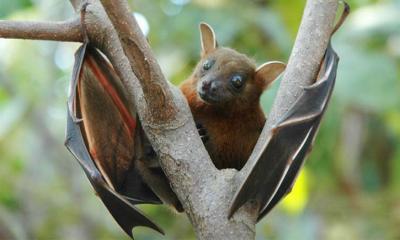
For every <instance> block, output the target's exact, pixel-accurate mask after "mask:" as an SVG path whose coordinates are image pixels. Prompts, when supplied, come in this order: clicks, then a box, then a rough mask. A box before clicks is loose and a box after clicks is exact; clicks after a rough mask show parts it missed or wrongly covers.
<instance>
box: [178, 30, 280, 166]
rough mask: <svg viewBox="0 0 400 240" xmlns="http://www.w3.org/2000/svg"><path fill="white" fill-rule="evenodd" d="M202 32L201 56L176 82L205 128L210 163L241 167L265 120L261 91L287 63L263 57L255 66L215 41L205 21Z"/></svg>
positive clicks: (244, 56) (197, 119) (252, 62)
mask: <svg viewBox="0 0 400 240" xmlns="http://www.w3.org/2000/svg"><path fill="white" fill-rule="evenodd" d="M200 33H201V46H202V51H201V59H200V62H199V64H198V65H197V66H196V69H195V70H194V72H193V74H192V76H191V77H189V79H187V80H185V81H184V82H183V83H182V84H181V86H180V88H181V91H182V92H183V94H184V95H185V97H186V99H187V101H188V103H189V106H190V109H191V110H192V114H193V117H194V119H195V121H196V122H197V123H199V124H201V125H202V126H203V128H205V129H206V131H207V135H208V138H209V139H208V141H206V143H205V146H206V148H207V150H208V152H209V154H210V156H211V159H212V161H213V162H214V165H215V166H216V167H217V168H218V169H222V168H236V169H241V168H242V167H243V166H244V164H245V163H246V161H247V159H248V158H249V156H250V154H251V152H252V150H253V148H254V146H255V144H256V142H257V139H258V137H259V135H260V133H261V130H262V128H263V126H264V123H265V116H264V113H263V111H262V109H261V106H260V95H261V93H262V92H263V91H264V90H265V89H266V88H267V87H268V86H269V85H270V84H271V83H272V82H273V81H274V80H275V79H276V78H277V76H278V75H279V74H280V73H281V72H282V71H283V70H284V69H285V64H283V63H281V62H267V63H264V64H263V65H261V66H260V67H258V68H256V66H255V64H254V61H253V60H251V59H250V58H248V57H247V56H246V55H244V54H241V53H238V52H237V51H235V50H233V49H230V48H224V47H218V43H217V41H216V38H215V33H214V30H213V29H212V28H211V27H210V26H209V25H208V24H206V23H201V24H200ZM210 62H212V64H211V67H210V66H208V67H207V68H206V69H205V68H204V63H210ZM206 65H208V64H206ZM238 76H240V77H241V79H242V80H243V79H244V81H241V82H242V83H243V82H244V84H241V85H240V86H239V88H237V86H236V87H235V86H233V81H232V80H233V79H234V77H238ZM236 79H237V78H236ZM211 83H212V84H211ZM235 85H236V84H235ZM199 91H200V92H199ZM200 95H202V97H200ZM204 99H207V100H204Z"/></svg>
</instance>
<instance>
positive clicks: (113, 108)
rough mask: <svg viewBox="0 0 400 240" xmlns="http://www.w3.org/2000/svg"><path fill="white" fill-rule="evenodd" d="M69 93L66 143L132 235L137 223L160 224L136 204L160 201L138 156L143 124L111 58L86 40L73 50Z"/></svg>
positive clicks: (113, 213) (123, 227)
mask: <svg viewBox="0 0 400 240" xmlns="http://www.w3.org/2000/svg"><path fill="white" fill-rule="evenodd" d="M75 58H76V59H75V66H74V72H73V78H72V81H71V88H70V96H69V99H68V119H67V120H68V124H67V136H66V141H65V145H66V147H67V148H68V149H69V151H70V152H71V153H72V154H73V155H74V156H75V158H76V159H77V160H78V162H79V164H80V165H81V167H82V168H83V170H84V171H85V173H86V176H87V177H88V178H89V180H90V182H91V184H92V185H93V187H94V189H95V191H96V192H97V194H98V196H99V197H100V199H101V200H102V201H103V203H104V205H105V206H106V207H107V209H108V210H109V211H110V213H111V214H112V216H113V217H114V219H115V220H116V221H117V222H118V224H119V225H120V226H121V227H122V229H123V230H124V231H125V232H126V233H127V234H128V235H129V236H131V237H132V228H133V227H135V226H146V227H150V228H152V229H154V230H156V231H158V232H160V233H163V232H162V230H161V229H160V228H159V227H158V226H157V225H156V224H154V223H153V222H152V221H150V220H149V219H148V218H147V217H146V216H144V215H143V214H142V213H141V212H140V211H139V210H138V209H137V208H135V207H134V206H133V204H137V203H161V202H160V200H159V199H158V197H157V196H156V195H155V194H154V193H153V192H152V191H151V190H150V188H149V187H148V186H147V185H146V184H145V183H144V182H143V180H142V178H141V177H140V175H139V173H138V172H137V170H136V169H135V165H134V161H135V160H136V159H137V157H138V155H139V154H140V153H141V152H143V151H142V149H138V144H137V142H138V141H139V140H140V139H139V138H140V137H141V136H139V134H137V133H138V132H140V131H138V130H139V129H138V127H139V124H137V119H136V112H135V110H134V109H133V107H132V106H133V104H129V101H128V99H127V97H126V93H125V91H124V88H123V87H122V84H121V82H120V80H119V78H118V77H117V75H116V74H115V72H114V70H113V68H112V66H111V65H110V64H109V63H108V61H107V60H106V59H105V58H104V57H103V56H102V55H101V54H100V53H99V52H98V51H97V50H96V49H94V48H92V47H90V46H89V45H88V44H84V45H82V46H81V47H80V48H79V49H78V51H77V53H76V55H75Z"/></svg>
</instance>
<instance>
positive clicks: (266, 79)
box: [255, 61, 286, 89]
mask: <svg viewBox="0 0 400 240" xmlns="http://www.w3.org/2000/svg"><path fill="white" fill-rule="evenodd" d="M285 68H286V64H284V63H283V62H278V61H273V62H266V63H264V64H262V65H261V66H259V67H258V68H257V69H256V77H255V80H256V82H257V86H262V88H263V89H266V88H268V86H269V85H271V83H272V82H273V81H274V80H275V79H277V78H278V76H279V75H280V74H281V73H282V72H283V71H284V70H285Z"/></svg>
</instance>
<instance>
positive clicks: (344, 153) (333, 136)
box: [0, 0, 400, 239]
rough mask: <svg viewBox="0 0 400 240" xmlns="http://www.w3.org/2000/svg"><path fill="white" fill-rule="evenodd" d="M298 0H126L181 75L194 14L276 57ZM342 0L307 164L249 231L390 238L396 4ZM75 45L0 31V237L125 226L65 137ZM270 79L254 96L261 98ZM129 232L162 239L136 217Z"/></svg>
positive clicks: (290, 31) (22, 6) (169, 67)
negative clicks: (331, 82) (330, 73)
mask: <svg viewBox="0 0 400 240" xmlns="http://www.w3.org/2000/svg"><path fill="white" fill-rule="evenodd" d="M33 3H34V4H33ZM304 3H305V1H304V0H303V1H288V0H287V1H285V0H277V1H267V0H252V1H245V0H235V1H228V0H192V1H190V0H187V1H185V0H156V1H146V0H136V1H132V6H133V8H134V9H135V10H137V11H138V12H140V13H141V14H143V15H144V16H145V17H146V19H147V21H148V22H149V25H150V34H149V36H148V38H149V42H150V44H151V46H152V48H153V50H154V52H155V54H156V55H157V58H158V60H159V62H160V64H161V67H162V69H163V71H164V73H165V74H166V76H167V78H168V79H170V80H171V81H172V82H173V83H175V84H179V83H180V82H181V81H182V80H184V79H185V78H187V77H188V76H189V75H190V73H191V71H192V69H193V67H194V65H195V64H196V62H197V60H198V59H199V51H200V40H199V33H198V23H199V22H200V21H206V22H208V23H210V24H211V25H212V26H213V27H214V28H215V31H216V34H217V39H218V41H219V43H220V44H221V45H225V46H231V47H234V48H236V49H237V50H239V51H241V52H243V53H246V54H248V55H249V56H252V57H254V58H255V60H256V61H257V63H258V64H261V63H263V62H265V61H269V60H281V61H287V59H288V57H289V54H290V51H291V48H292V44H293V41H294V38H295V35H296V32H297V29H298V26H299V23H300V19H301V16H302V13H303V6H304ZM349 3H350V5H351V7H352V13H351V15H350V17H349V19H348V21H346V23H345V25H344V26H343V28H342V29H340V30H339V32H338V33H337V34H336V35H335V36H334V39H333V45H334V48H335V49H336V50H337V52H338V54H339V56H340V59H341V60H340V64H339V71H338V76H337V86H336V89H335V91H334V94H333V98H332V102H331V105H330V107H329V109H328V111H327V112H326V114H325V117H324V119H323V122H322V125H321V128H320V131H319V135H318V137H317V140H316V142H315V146H314V149H313V151H312V153H311V154H310V156H309V159H308V161H307V162H306V169H307V171H306V173H304V174H303V175H302V179H301V181H300V184H298V185H295V190H294V191H293V193H292V194H291V196H290V198H289V199H288V200H287V201H286V202H285V203H283V204H280V206H278V207H277V209H276V210H274V211H273V212H272V213H271V215H269V216H268V217H266V218H265V219H264V220H263V221H262V222H261V223H259V224H258V225H257V239H265V238H268V239H321V238H322V239H399V238H400V235H399V231H398V225H399V224H400V218H399V214H398V213H399V211H400V207H399V202H398V199H400V161H399V160H400V94H399V93H400V71H399V69H400V68H399V67H400V66H399V65H400V50H399V48H398V46H400V38H399V36H400V35H399V34H400V19H399V18H398V16H400V5H399V1H398V0H386V1H378V0H351V1H349ZM49 9H51V11H50V10H49ZM71 16H72V9H71V7H70V6H69V5H68V1H50V0H36V1H29V0H9V1H7V0H2V1H1V3H0V18H1V19H4V18H13V19H16V18H17V19H36V20H39V19H41V20H48V19H67V18H69V17H71ZM77 46H78V45H77V44H71V43H62V44H57V43H49V42H33V41H21V40H4V39H0V52H1V53H2V54H1V55H0V239H9V238H10V236H11V238H12V239H127V237H126V236H125V235H124V234H123V233H122V231H121V230H120V229H119V228H118V226H117V224H116V223H115V222H114V220H113V219H112V217H111V216H110V215H109V214H108V213H107V210H106V209H105V208H104V207H103V206H102V204H101V202H100V201H99V200H98V198H97V197H96V196H95V195H94V194H93V190H92V189H91V187H90V184H89V182H88V181H87V180H86V178H85V176H84V174H83V172H82V171H81V169H80V168H79V166H78V164H77V163H76V162H75V161H74V160H73V159H72V156H71V155H70V154H69V153H68V152H67V151H66V149H65V148H64V147H63V140H64V127H65V114H66V106H65V101H66V96H67V86H68V81H69V78H70V76H71V69H72V63H73V52H74V51H75V49H76V48H77ZM277 88H278V84H274V86H273V87H272V88H271V89H270V90H269V91H267V92H266V93H265V94H264V95H263V96H262V100H261V102H262V105H263V107H264V109H265V111H266V112H268V110H269V109H270V106H271V104H272V102H273V98H274V96H275V94H276V91H277ZM300 203H301V204H300ZM142 209H143V211H145V212H146V213H147V214H148V215H149V216H151V218H152V219H154V220H155V221H156V222H157V223H159V224H160V225H161V226H162V227H163V228H164V229H166V232H167V236H166V238H167V239H194V233H193V230H192V229H191V227H190V223H189V221H188V220H187V218H186V217H185V216H184V215H182V214H176V213H173V212H172V211H171V210H169V209H168V208H166V207H160V206H150V205H148V206H142ZM3 229H5V230H3ZM135 236H137V239H163V237H162V236H160V235H158V234H157V233H155V232H152V231H150V230H147V229H143V228H138V229H135Z"/></svg>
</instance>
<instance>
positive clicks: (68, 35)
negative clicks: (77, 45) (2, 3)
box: [0, 18, 83, 42]
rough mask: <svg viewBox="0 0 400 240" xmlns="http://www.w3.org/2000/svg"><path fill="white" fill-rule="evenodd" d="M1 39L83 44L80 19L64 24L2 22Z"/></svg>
mask: <svg viewBox="0 0 400 240" xmlns="http://www.w3.org/2000/svg"><path fill="white" fill-rule="evenodd" d="M0 38H20V39H32V40H52V41H64V42H82V39H83V38H82V33H81V24H80V19H79V18H73V19H70V20H67V21H62V22H25V21H6V20H0Z"/></svg>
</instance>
